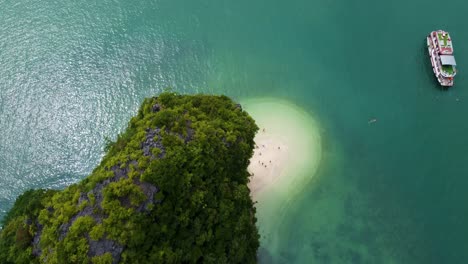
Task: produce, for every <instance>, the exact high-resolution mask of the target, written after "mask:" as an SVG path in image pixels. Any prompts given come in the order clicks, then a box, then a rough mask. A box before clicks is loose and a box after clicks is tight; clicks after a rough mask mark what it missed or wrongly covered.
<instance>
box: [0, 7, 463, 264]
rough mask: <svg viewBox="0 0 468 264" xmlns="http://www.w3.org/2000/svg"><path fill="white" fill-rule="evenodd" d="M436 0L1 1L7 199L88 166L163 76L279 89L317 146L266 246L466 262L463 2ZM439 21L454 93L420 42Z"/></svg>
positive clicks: (183, 83) (309, 257) (307, 253)
mask: <svg viewBox="0 0 468 264" xmlns="http://www.w3.org/2000/svg"><path fill="white" fill-rule="evenodd" d="M440 4H441V2H440V1H435V0H426V1H421V0H417V1H403V0H395V1H387V2H375V1H370V0H364V1H360V2H356V1H345V0H335V1H331V0H319V1H305V0H292V1H287V2H284V1H264V0H260V1H246V0H238V1H226V0H220V1H207V0H201V1H187V0H185V1H181V0H170V1H169V0H159V1H121V0H115V1H108V0H103V1H99V2H96V1H94V2H89V1H87V2H76V1H69V0H68V1H67V0H65V1H50V0H46V1H31V0H24V1H20V2H14V1H0V10H1V12H0V25H1V27H0V39H1V40H2V41H0V211H1V213H0V215H3V214H4V212H5V210H8V208H10V207H11V205H12V203H13V201H14V199H15V197H16V196H17V195H18V194H20V193H21V192H23V191H24V190H26V189H27V188H39V187H46V188H62V187H64V186H67V185H68V184H70V183H73V182H76V181H78V180H79V179H82V178H84V177H85V176H86V175H87V174H89V173H90V172H91V170H92V169H93V168H94V167H95V166H96V164H97V163H98V162H99V160H100V158H101V157H102V154H103V152H102V149H103V144H104V137H105V136H109V137H115V136H116V134H117V133H118V132H119V131H121V130H122V129H123V128H124V127H125V125H126V123H127V121H128V120H129V118H130V116H132V115H134V114H135V112H136V109H137V108H138V106H139V104H140V102H141V101H142V100H143V98H144V97H147V96H152V95H155V94H157V93H159V92H161V91H162V90H163V89H164V88H165V87H168V86H170V87H173V89H174V90H176V91H179V92H182V93H195V92H209V93H224V94H227V95H229V96H231V97H233V98H236V99H240V98H245V97H258V96H264V95H267V96H269V97H279V98H284V99H287V100H290V101H293V102H295V103H296V104H297V105H298V106H300V107H302V108H304V109H306V110H307V111H309V112H310V113H313V114H314V116H316V117H318V121H319V122H320V124H321V126H322V127H323V135H322V139H323V157H322V164H321V166H320V168H319V172H318V175H317V180H316V181H314V182H313V183H311V184H310V185H308V186H307V187H306V190H305V191H304V192H303V193H302V194H301V195H300V196H299V197H298V198H297V202H295V203H294V204H293V205H292V206H291V207H289V208H288V217H287V218H286V219H285V220H284V221H283V222H282V223H281V225H280V227H279V228H278V238H279V239H278V241H277V242H278V247H277V248H275V249H274V250H273V249H271V248H270V249H268V248H266V249H265V250H262V257H263V259H264V262H267V261H268V259H269V260H270V261H272V262H275V263H308V262H311V261H316V262H318V263H465V262H467V261H468V242H467V240H466V235H467V234H468V226H467V225H466V222H467V220H468V206H466V203H465V201H466V189H467V187H468V179H467V178H466V175H467V174H468V162H467V161H468V155H467V154H466V149H467V146H468V137H467V136H466V135H467V134H468V122H466V121H465V119H466V117H465V115H466V113H467V112H468V92H467V89H466V88H467V87H468V86H467V81H466V78H465V76H466V75H465V74H464V72H465V71H464V70H463V69H466V68H467V67H466V65H467V63H466V61H467V60H466V58H467V57H468V50H467V49H466V45H465V43H467V42H468V33H467V31H466V30H465V29H466V26H467V22H466V19H465V16H466V14H465V11H466V10H468V3H467V2H466V1H461V0H455V1H451V2H450V5H448V4H447V8H446V9H444V12H439V13H438V15H434V9H433V8H434V6H440ZM438 28H444V29H446V30H449V31H450V32H451V33H452V37H453V40H454V48H455V52H456V58H457V62H458V64H459V69H460V70H459V76H457V78H456V80H455V82H456V84H455V87H454V88H453V89H451V90H449V91H441V90H440V89H438V88H437V85H436V83H435V80H434V77H433V76H432V75H431V69H430V68H429V66H428V64H429V61H428V57H427V55H426V53H425V47H424V37H425V35H426V34H427V33H428V32H429V31H431V30H434V29H438ZM373 118H376V119H377V122H375V123H372V124H368V121H369V120H370V119H373ZM260 224H262V223H260ZM272 251H273V252H272Z"/></svg>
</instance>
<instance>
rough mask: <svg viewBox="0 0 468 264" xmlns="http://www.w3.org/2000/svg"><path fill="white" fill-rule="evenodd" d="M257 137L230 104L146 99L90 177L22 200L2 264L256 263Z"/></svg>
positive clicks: (10, 218)
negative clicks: (252, 182)
mask: <svg viewBox="0 0 468 264" xmlns="http://www.w3.org/2000/svg"><path fill="white" fill-rule="evenodd" d="M268 129H269V128H268ZM257 131H258V127H257V125H256V124H255V122H254V120H253V119H252V118H251V117H250V116H249V115H248V114H247V112H246V111H244V110H243V109H242V108H241V106H240V105H238V104H236V103H234V102H233V101H232V100H231V99H229V98H228V97H226V96H207V95H193V96H188V95H178V94H174V93H163V94H160V95H159V96H158V97H154V98H149V99H146V100H145V101H144V102H143V104H142V105H141V107H140V109H139V111H138V114H137V115H136V116H135V117H133V118H132V119H131V120H130V122H129V124H128V127H127V129H126V130H125V131H124V132H123V133H122V134H120V135H119V136H118V138H117V139H116V140H115V142H109V144H108V146H107V147H106V152H107V153H106V155H105V156H104V157H103V159H102V161H101V163H100V164H99V165H98V166H97V167H96V168H95V169H94V170H93V172H92V173H91V175H89V176H88V177H87V178H85V179H83V180H82V181H81V182H79V183H76V184H73V185H71V186H69V187H67V188H65V189H64V190H61V191H58V190H42V189H41V190H29V191H26V192H25V193H24V194H22V195H21V196H19V197H18V199H17V200H16V202H15V204H14V206H13V208H12V209H11V210H10V211H9V212H8V213H7V215H6V217H5V218H4V219H3V221H2V227H3V228H2V230H1V231H0V263H4V264H9V263H57V264H62V263H255V262H256V261H257V255H256V254H257V249H258V247H259V233H258V230H257V227H256V221H257V220H256V215H255V208H254V204H253V202H252V199H251V195H250V191H249V188H248V183H249V175H250V174H249V172H248V170H247V167H248V165H249V160H250V158H251V157H252V155H253V153H254V148H255V143H254V136H255V135H256V133H257ZM266 133H269V130H268V131H267V132H266ZM265 144H268V147H270V145H269V144H270V143H269V142H268V141H265ZM257 145H258V144H257ZM273 145H274V146H273ZM273 145H272V146H271V147H277V145H278V144H276V143H275V144H273ZM280 146H281V148H283V149H282V150H284V151H287V146H286V145H284V144H282V145H278V147H280ZM258 151H259V150H258V148H257V149H256V150H255V152H256V153H257V152H258ZM262 155H263V153H262ZM281 159H283V158H281ZM273 160H274V161H275V163H276V162H280V160H278V159H273V158H272V161H273ZM259 161H260V159H259ZM262 162H265V161H262ZM266 162H267V163H268V161H266ZM253 165H256V164H253ZM268 165H269V163H268ZM272 166H274V165H272ZM252 171H255V168H253V169H252ZM250 173H252V172H250Z"/></svg>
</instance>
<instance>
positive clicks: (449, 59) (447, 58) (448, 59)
mask: <svg viewBox="0 0 468 264" xmlns="http://www.w3.org/2000/svg"><path fill="white" fill-rule="evenodd" d="M440 60H441V61H442V65H454V66H455V65H457V62H456V61H455V57H453V56H452V55H440Z"/></svg>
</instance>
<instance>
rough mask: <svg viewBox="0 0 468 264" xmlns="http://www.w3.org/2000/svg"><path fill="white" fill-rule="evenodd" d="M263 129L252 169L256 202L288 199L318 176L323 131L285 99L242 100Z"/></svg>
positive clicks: (260, 131) (304, 113) (258, 137)
mask: <svg viewBox="0 0 468 264" xmlns="http://www.w3.org/2000/svg"><path fill="white" fill-rule="evenodd" d="M241 103H242V107H243V109H244V110H246V111H247V112H248V113H249V114H250V115H251V116H252V118H254V119H255V122H256V123H257V125H258V127H259V128H260V129H259V131H258V133H257V135H256V136H255V143H256V147H255V150H254V154H253V156H252V158H251V160H250V165H249V167H248V170H249V172H250V173H251V175H252V177H251V179H250V183H249V188H250V190H251V194H252V196H253V198H254V200H259V199H261V197H262V196H265V195H267V194H268V195H274V196H276V197H277V198H281V196H283V199H288V197H291V196H293V195H295V194H296V193H297V192H299V191H300V190H301V189H302V188H303V187H304V185H306V184H307V183H308V182H309V181H310V180H311V179H312V177H313V176H314V174H315V172H316V170H317V168H318V165H319V163H320V159H321V144H320V142H321V140H320V130H319V126H318V124H317V122H316V121H315V120H314V119H313V118H312V116H311V115H310V114H308V113H307V112H306V111H304V110H302V109H301V108H300V107H298V106H296V105H295V104H293V103H290V102H288V101H285V100H282V99H275V98H259V99H248V100H243V101H241Z"/></svg>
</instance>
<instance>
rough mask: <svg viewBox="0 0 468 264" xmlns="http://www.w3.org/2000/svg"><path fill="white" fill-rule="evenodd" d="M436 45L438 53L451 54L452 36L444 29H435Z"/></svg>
mask: <svg viewBox="0 0 468 264" xmlns="http://www.w3.org/2000/svg"><path fill="white" fill-rule="evenodd" d="M436 37H437V45H438V46H439V52H440V54H446V55H449V54H453V45H452V38H451V37H450V34H449V33H448V32H446V31H443V30H439V31H436Z"/></svg>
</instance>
